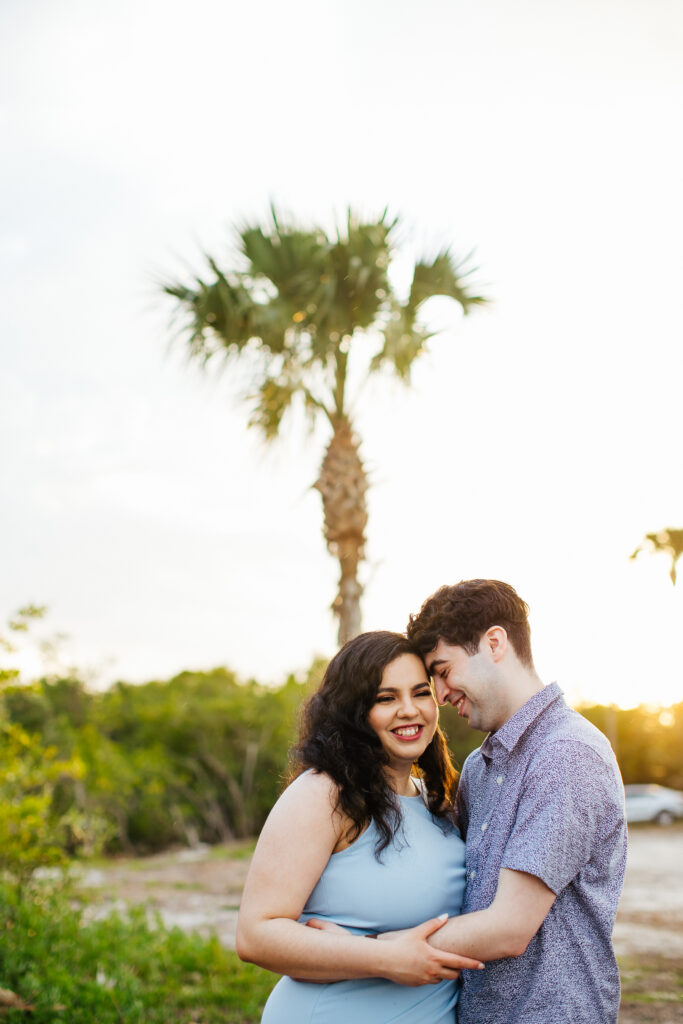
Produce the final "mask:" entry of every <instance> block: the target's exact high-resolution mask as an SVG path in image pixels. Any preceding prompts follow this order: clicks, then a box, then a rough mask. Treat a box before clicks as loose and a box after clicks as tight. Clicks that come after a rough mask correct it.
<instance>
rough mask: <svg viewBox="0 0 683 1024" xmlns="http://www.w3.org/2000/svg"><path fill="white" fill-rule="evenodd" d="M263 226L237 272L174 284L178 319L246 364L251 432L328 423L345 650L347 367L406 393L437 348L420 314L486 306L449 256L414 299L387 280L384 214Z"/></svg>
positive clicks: (359, 536) (424, 268)
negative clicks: (441, 302) (419, 362)
mask: <svg viewBox="0 0 683 1024" xmlns="http://www.w3.org/2000/svg"><path fill="white" fill-rule="evenodd" d="M271 215H272V222H269V223H268V224H267V225H266V227H265V228H264V227H262V226H259V225H247V226H244V227H242V228H241V229H239V230H238V233H237V241H238V248H239V260H238V262H239V264H240V265H239V267H238V268H237V269H234V270H228V271H225V270H223V269H221V268H220V267H219V266H218V264H217V263H216V261H215V260H214V259H212V258H211V257H207V262H208V265H209V269H210V272H211V273H210V279H209V280H208V281H207V280H204V279H202V278H200V277H196V278H194V279H193V280H192V281H191V283H190V284H182V283H178V282H173V283H167V284H165V286H164V291H165V292H166V293H167V294H168V295H171V296H173V297H174V298H175V299H176V300H177V303H178V310H179V312H180V313H181V315H183V314H184V318H183V333H184V334H185V336H186V339H187V342H188V344H189V351H190V354H191V356H193V357H195V358H197V359H199V360H201V361H202V362H203V363H206V362H208V360H210V359H211V358H212V357H213V356H215V355H219V354H221V355H223V356H225V357H226V358H227V359H228V360H233V359H235V358H239V359H240V360H241V361H247V362H248V363H249V365H250V368H251V370H252V372H253V375H254V376H253V380H254V386H253V389H252V391H251V393H250V394H249V395H248V396H247V397H248V399H249V401H250V404H251V415H250V418H249V426H253V427H257V428H259V429H260V430H261V431H262V433H263V435H264V436H265V438H266V440H269V441H270V440H273V439H274V438H275V437H276V436H277V434H278V432H279V430H280V426H281V424H282V422H283V419H284V418H285V416H286V414H287V413H288V412H290V411H291V409H292V408H293V406H294V405H296V404H297V403H299V404H303V407H304V408H305V410H306V411H307V413H308V414H309V416H310V420H311V424H312V425H313V423H314V422H315V421H317V420H318V419H321V418H322V419H323V420H325V421H326V422H327V424H328V428H329V430H330V431H331V435H332V436H331V440H330V442H329V445H328V447H327V450H326V452H325V457H324V459H323V462H322V466H321V470H320V475H319V477H318V479H317V481H316V483H315V484H314V486H315V487H316V488H317V490H319V491H320V494H321V495H322V502H323V512H324V534H325V539H326V541H327V546H328V549H329V551H330V553H331V554H332V555H334V556H335V557H336V558H338V559H339V565H340V579H339V592H338V594H337V596H336V598H335V600H334V603H333V605H332V609H333V611H334V613H335V615H336V616H337V617H338V619H339V643H340V644H343V643H345V642H346V641H347V640H349V639H350V638H351V637H353V636H355V635H356V634H357V633H359V632H360V628H361V626H360V598H361V594H362V587H361V584H360V582H359V580H358V566H359V564H360V563H361V561H362V559H363V546H364V543H365V527H366V524H367V506H366V492H367V489H368V480H367V475H366V472H365V469H364V467H363V463H362V461H361V458H360V454H359V450H358V449H359V438H358V436H357V435H356V433H355V431H354V426H353V404H352V401H351V398H350V396H349V394H348V390H349V388H348V385H349V360H350V357H351V355H352V353H353V357H354V360H355V359H356V357H358V358H359V359H360V358H361V357H362V358H364V359H365V360H366V364H365V369H366V371H367V373H374V372H376V371H378V370H380V369H382V368H385V367H388V368H390V369H391V370H392V371H393V372H394V373H395V374H397V375H398V377H399V378H400V379H402V380H403V381H405V382H406V383H407V382H409V380H410V371H411V367H412V365H413V363H414V361H415V360H416V359H417V357H418V356H419V355H420V354H421V353H422V352H423V350H424V348H425V345H426V343H427V341H428V340H429V338H430V337H431V334H430V332H429V331H428V330H427V329H426V328H425V327H424V325H423V324H421V323H420V321H419V313H420V310H421V308H422V306H423V304H424V303H425V302H426V301H427V300H428V299H429V298H431V297H433V296H435V295H443V296H448V297H450V298H452V299H454V300H455V301H456V302H458V303H459V304H460V306H461V307H462V310H463V311H464V312H465V313H468V312H469V311H470V309H471V308H472V307H474V306H476V305H480V304H481V303H483V302H485V301H486V300H485V299H484V297H483V296H481V295H477V294H475V293H474V292H473V291H471V290H470V289H469V288H468V287H467V284H466V281H465V279H466V277H467V275H468V274H469V273H471V270H468V269H466V264H467V262H468V260H469V258H466V259H465V260H460V261H458V260H456V259H455V258H454V257H453V255H452V254H451V252H450V251H449V250H448V249H446V250H443V251H441V252H439V253H438V254H437V255H436V257H435V258H433V259H428V260H424V261H418V262H416V263H415V265H414V267H413V276H412V283H411V285H410V290H409V293H408V295H407V297H405V298H403V297H399V295H398V294H397V293H396V291H395V290H394V287H393V285H392V283H391V281H390V277H389V267H390V263H391V259H392V256H393V252H394V244H393V243H394V237H395V233H396V228H397V223H398V221H397V219H389V218H388V217H387V211H386V210H385V211H384V213H383V214H382V216H381V217H380V218H379V219H378V220H371V221H366V220H363V219H362V218H360V217H358V216H356V215H354V213H353V212H352V211H351V210H349V211H348V217H347V222H346V224H345V226H344V229H343V230H341V229H339V230H337V232H336V233H335V234H333V235H331V236H330V235H329V234H328V233H326V231H325V230H323V229H322V228H321V227H316V226H313V227H307V228H302V227H299V226H296V225H295V224H294V223H293V222H291V221H290V222H285V221H284V220H283V218H281V217H279V216H278V214H277V212H276V210H275V209H274V208H271Z"/></svg>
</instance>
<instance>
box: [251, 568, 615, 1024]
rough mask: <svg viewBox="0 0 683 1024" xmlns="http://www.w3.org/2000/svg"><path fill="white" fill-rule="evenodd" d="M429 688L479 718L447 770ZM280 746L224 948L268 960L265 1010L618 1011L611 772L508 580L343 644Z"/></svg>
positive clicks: (460, 1016)
mask: <svg viewBox="0 0 683 1024" xmlns="http://www.w3.org/2000/svg"><path fill="white" fill-rule="evenodd" d="M437 701H438V703H441V704H443V703H446V702H448V703H451V704H452V705H453V706H454V707H456V708H457V709H458V713H459V714H460V715H461V716H463V717H465V718H467V720H468V723H469V725H470V727H471V728H474V729H480V730H482V731H483V732H485V733H487V735H486V738H485V739H484V742H483V743H482V745H481V746H480V747H479V748H478V749H477V750H475V751H474V752H473V753H472V754H470V755H469V757H468V758H467V760H466V762H465V764H464V766H463V769H462V773H461V775H460V778H459V779H458V777H457V774H456V772H455V770H454V768H453V766H452V764H451V761H450V757H449V754H448V749H447V747H446V742H445V739H444V737H443V735H442V733H441V731H440V729H439V727H438V707H437ZM295 753H296V759H297V774H296V778H295V779H294V781H293V782H292V783H291V784H290V786H289V787H288V788H287V789H286V790H285V792H284V793H283V795H282V796H281V797H280V799H279V800H278V802H277V804H276V805H275V807H274V808H273V810H272V812H271V814H270V816H269V818H268V820H267V822H266V824H265V826H264V828H263V831H262V833H261V837H260V839H259V842H258V845H257V848H256V852H255V854H254V859H253V862H252V865H251V869H250V872H249V877H248V879H247V883H246V886H245V889H244V895H243V899H242V905H241V908H240V915H239V924H238V933H237V951H238V953H239V955H240V956H241V957H242V959H245V960H249V961H252V962H254V963H258V964H260V965H261V966H263V967H267V968H268V969H270V970H273V971H277V972H278V973H280V974H283V975H285V977H283V978H282V979H281V980H280V981H279V982H278V984H277V985H276V987H275V989H274V990H273V992H272V994H271V996H270V999H269V1000H268V1002H267V1004H266V1007H265V1010H264V1014H263V1018H262V1024H455V1022H456V1021H457V1022H458V1024H616V1020H617V1013H618V1007H619V975H618V970H617V965H616V960H615V957H614V951H613V948H612V941H611V933H612V928H613V925H614V918H615V915H616V910H617V904H618V901H619V896H620V893H621V886H622V881H623V874H624V866H625V859H626V825H625V820H624V802H623V787H622V784H621V778H620V775H619V770H618V767H617V764H616V761H615V758H614V755H613V753H612V750H611V748H610V746H609V744H608V742H607V740H606V739H605V737H604V736H603V735H602V734H601V733H600V732H598V731H597V730H596V729H595V728H594V727H593V726H592V725H590V723H588V722H587V721H586V720H585V719H584V718H583V717H581V716H580V715H579V714H577V713H576V712H575V711H573V710H571V709H570V708H569V707H567V705H566V704H565V701H564V699H563V697H562V692H561V690H560V689H559V687H558V686H557V684H555V683H552V684H550V685H549V686H544V685H543V684H542V682H541V680H540V679H539V677H538V675H537V674H536V671H535V669H534V664H533V659H532V654H531V645H530V636H529V623H528V608H527V606H526V604H525V602H524V601H522V599H521V598H520V597H519V596H518V594H517V593H516V592H515V591H514V590H513V588H512V587H511V586H509V585H508V584H506V583H501V582H499V581H497V580H468V581H463V582H461V583H458V584H456V585H455V586H447V587H442V588H441V589H440V590H438V591H437V592H436V594H434V595H433V596H432V597H430V598H429V599H428V600H427V601H426V602H425V603H424V604H423V606H422V608H421V610H420V612H419V613H418V614H417V615H413V616H411V619H410V622H409V624H408V629H407V635H406V636H402V635H400V634H397V633H389V632H373V633H364V634H362V635H361V636H358V637H356V638H355V639H354V640H351V641H350V642H349V643H347V644H346V645H345V646H344V647H343V648H342V649H341V650H340V651H339V653H338V654H337V655H336V656H335V657H334V658H333V659H332V661H331V662H330V664H329V665H328V667H327V671H326V673H325V676H324V679H323V681H322V684H321V686H320V687H319V689H318V690H317V692H316V693H315V694H314V695H313V696H312V698H311V699H310V700H309V702H308V704H307V705H306V707H305V709H304V713H303V718H302V725H301V734H300V737H299V743H298V746H297V748H296V752H295ZM371 939H373V940H375V941H369V940H371Z"/></svg>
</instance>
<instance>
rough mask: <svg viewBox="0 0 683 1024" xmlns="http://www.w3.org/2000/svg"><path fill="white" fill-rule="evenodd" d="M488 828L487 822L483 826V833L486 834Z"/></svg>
mask: <svg viewBox="0 0 683 1024" xmlns="http://www.w3.org/2000/svg"><path fill="white" fill-rule="evenodd" d="M487 828H488V825H487V824H486V822H484V824H483V825H482V826H481V830H482V832H485V831H486V829H487Z"/></svg>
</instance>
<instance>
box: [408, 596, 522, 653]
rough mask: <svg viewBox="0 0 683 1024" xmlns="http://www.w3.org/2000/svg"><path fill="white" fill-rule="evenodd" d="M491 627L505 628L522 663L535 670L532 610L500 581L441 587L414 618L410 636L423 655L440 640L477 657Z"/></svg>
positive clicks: (411, 617)
mask: <svg viewBox="0 0 683 1024" xmlns="http://www.w3.org/2000/svg"><path fill="white" fill-rule="evenodd" d="M491 626H502V627H503V629H504V630H505V632H506V633H507V635H508V639H509V641H510V643H511V644H512V646H513V647H514V650H515V654H516V655H517V657H518V658H519V660H520V661H521V662H522V664H523V665H526V666H527V667H528V668H533V664H534V662H533V657H532V655H531V634H530V630H529V606H528V605H527V603H526V601H523V600H522V599H521V597H520V596H519V594H518V593H517V591H516V590H514V589H513V587H511V586H510V584H509V583H501V581H500V580H461V581H460V583H456V584H455V585H454V586H451V587H448V586H446V587H440V589H439V590H437V592H436V593H435V594H432V596H431V597H428V598H427V600H426V601H425V603H424V604H423V605H422V607H421V608H420V611H419V612H418V613H417V615H411V616H410V621H409V623H408V628H407V630H406V633H407V635H408V639H409V640H410V642H411V643H412V644H414V645H415V647H417V648H418V650H419V651H421V652H422V654H427V653H428V652H429V651H433V650H434V648H435V647H436V645H437V644H438V642H439V640H444V641H445V642H446V643H447V644H452V645H453V646H454V647H462V648H463V649H464V650H465V651H467V653H468V654H475V653H476V652H477V651H478V650H479V641H480V640H481V637H482V635H483V634H484V633H485V632H486V630H487V629H490V628H491Z"/></svg>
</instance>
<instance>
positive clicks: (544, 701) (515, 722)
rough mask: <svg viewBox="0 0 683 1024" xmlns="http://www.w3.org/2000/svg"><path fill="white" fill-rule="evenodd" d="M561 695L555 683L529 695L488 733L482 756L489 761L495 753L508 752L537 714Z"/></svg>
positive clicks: (512, 748) (494, 757)
mask: <svg viewBox="0 0 683 1024" xmlns="http://www.w3.org/2000/svg"><path fill="white" fill-rule="evenodd" d="M561 697H562V690H561V689H560V687H559V686H558V684H557V683H550V684H549V685H548V686H544V687H543V689H542V690H539V691H538V692H537V693H535V694H534V695H533V697H530V698H529V700H528V701H527V702H526V704H522V706H521V708H520V709H519V711H515V713H514V715H513V716H512V718H508V720H507V722H505V724H504V725H501V727H500V729H497V730H496V732H490V733H489V734H488V736H487V737H486V739H485V740H484V742H483V743H482V745H481V748H480V749H481V754H482V757H483V758H484V759H485V760H486V761H491V760H495V759H496V755H498V757H500V756H501V755H502V754H503V752H505V753H506V754H509V753H510V752H511V751H512V750H514V748H515V747H516V746H517V744H518V743H519V741H520V739H521V738H522V736H523V735H524V733H525V732H526V731H527V729H528V728H529V727H530V726H531V725H533V723H534V722H535V721H536V719H537V718H538V717H539V715H542V714H543V712H544V711H546V710H547V708H549V707H550V705H551V704H552V703H554V701H556V700H558V699H560V698H561ZM501 748H502V749H501Z"/></svg>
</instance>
